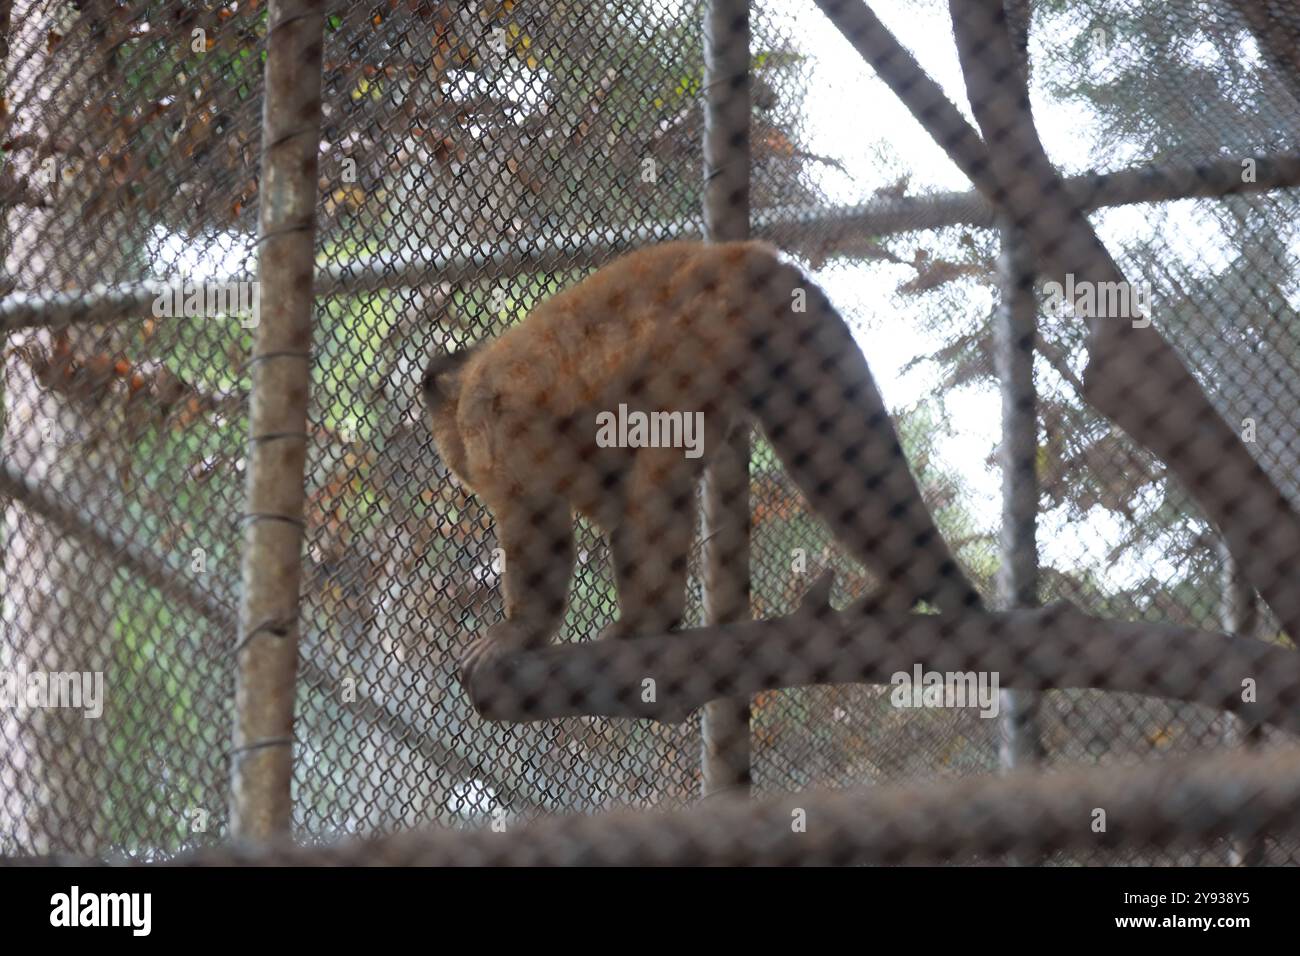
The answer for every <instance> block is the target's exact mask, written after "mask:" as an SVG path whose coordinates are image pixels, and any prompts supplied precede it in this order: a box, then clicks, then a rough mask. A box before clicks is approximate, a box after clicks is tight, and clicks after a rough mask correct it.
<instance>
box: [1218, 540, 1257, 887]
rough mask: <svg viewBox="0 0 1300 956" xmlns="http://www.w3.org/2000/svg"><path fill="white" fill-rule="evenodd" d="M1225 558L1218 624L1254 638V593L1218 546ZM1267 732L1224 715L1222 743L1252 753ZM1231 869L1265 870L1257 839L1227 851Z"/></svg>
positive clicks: (1235, 844) (1234, 633)
mask: <svg viewBox="0 0 1300 956" xmlns="http://www.w3.org/2000/svg"><path fill="white" fill-rule="evenodd" d="M1219 554H1220V556H1221V557H1222V558H1223V592H1222V594H1223V597H1222V603H1221V604H1220V606H1219V620H1220V622H1221V625H1220V626H1222V628H1223V630H1224V631H1225V632H1226V633H1227V634H1230V635H1232V636H1233V637H1251V638H1253V637H1254V636H1255V632H1256V631H1257V630H1259V606H1258V605H1257V604H1256V603H1255V589H1254V588H1252V587H1251V586H1250V583H1249V582H1248V581H1247V580H1246V578H1245V576H1244V575H1243V574H1242V573H1241V566H1240V565H1239V564H1238V563H1237V561H1236V559H1235V558H1233V556H1232V552H1231V551H1229V550H1228V547H1227V545H1226V544H1225V543H1224V542H1222V541H1220V542H1219ZM1263 732H1264V728H1263V726H1261V725H1260V724H1259V723H1256V722H1254V721H1247V720H1244V719H1243V718H1242V717H1240V716H1238V715H1237V714H1230V713H1229V714H1224V715H1223V741H1224V743H1225V744H1227V745H1228V746H1230V747H1241V748H1244V749H1248V750H1253V749H1255V748H1257V747H1258V746H1259V744H1260V743H1261V741H1262V740H1263ZM1228 865H1229V866H1263V865H1264V845H1263V841H1261V840H1259V839H1257V838H1240V839H1237V840H1235V841H1233V842H1232V843H1231V844H1230V845H1229V849H1228Z"/></svg>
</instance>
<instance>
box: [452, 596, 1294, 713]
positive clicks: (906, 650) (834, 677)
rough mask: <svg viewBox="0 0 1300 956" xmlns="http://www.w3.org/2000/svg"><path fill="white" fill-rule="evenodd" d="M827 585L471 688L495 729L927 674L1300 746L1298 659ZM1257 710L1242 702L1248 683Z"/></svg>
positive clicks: (1116, 624)
mask: <svg viewBox="0 0 1300 956" xmlns="http://www.w3.org/2000/svg"><path fill="white" fill-rule="evenodd" d="M830 583H831V577H830V574H829V572H828V573H827V574H826V575H824V576H823V577H822V579H820V580H819V581H818V582H817V584H815V585H814V586H813V588H812V589H811V590H810V591H809V592H808V595H807V596H806V597H805V599H804V603H803V605H802V606H801V607H800V609H799V610H798V611H797V612H796V613H795V614H792V615H790V616H789V617H785V618H780V619H777V620H768V621H751V622H745V623H740V624H727V625H719V626H712V627H701V628H695V629H692V630H688V631H683V632H680V633H676V634H664V635H656V636H647V637H640V638H635V639H632V640H623V641H595V642H591V643H583V644H562V645H556V646H553V647H548V648H544V649H542V650H536V651H527V652H524V653H521V654H516V655H511V656H508V657H503V658H500V659H498V660H494V661H491V662H490V663H485V664H481V665H480V666H479V668H478V669H477V670H475V672H474V676H473V680H472V682H471V684H470V686H469V687H468V688H467V689H468V691H469V695H470V699H471V700H472V702H473V704H474V706H475V708H476V709H477V710H478V711H479V713H480V714H482V715H483V716H484V717H486V718H488V719H489V720H502V721H530V720H546V719H550V718H556V717H572V716H578V715H587V716H602V717H648V718H653V719H655V720H661V721H665V722H671V723H676V722H680V721H683V720H685V719H686V717H687V716H688V715H689V714H690V712H691V711H692V710H695V709H696V708H698V707H699V706H700V705H701V704H703V703H704V702H705V701H708V700H712V699H714V698H717V697H723V696H739V695H748V694H755V693H757V692H758V691H761V690H773V689H777V688H786V687H802V686H808V685H813V684H889V683H890V682H891V679H892V678H893V676H894V675H895V674H898V673H900V672H901V673H905V674H908V675H911V674H912V673H913V668H914V667H915V666H916V665H918V664H919V665H921V667H922V668H923V670H925V671H938V672H941V673H947V672H972V671H974V672H984V673H987V674H990V675H991V674H997V675H998V681H999V687H1000V688H1016V689H1022V690H1034V691H1042V690H1052V689H1066V688H1076V689H1082V688H1093V689H1096V690H1105V691H1124V692H1130V693H1138V694H1150V695H1153V696H1156V697H1166V698H1170V699H1173V700H1182V701H1187V702H1190V703H1197V704H1204V705H1206V706H1208V707H1214V708H1218V709H1224V710H1232V711H1236V712H1238V713H1241V714H1242V715H1243V716H1245V717H1247V718H1248V719H1249V720H1251V721H1254V722H1260V723H1272V724H1276V725H1277V726H1279V727H1283V728H1285V729H1287V730H1290V731H1292V732H1295V733H1300V653H1296V652H1295V651H1290V650H1287V649H1285V648H1283V647H1279V646H1277V645H1273V644H1267V643H1264V642H1263V641H1256V640H1250V639H1246V638H1228V637H1226V636H1225V635H1222V634H1215V633H1211V632H1207V631H1200V630H1196V629H1193V628H1187V627H1178V626H1174V625H1168V624H1146V623H1129V622H1122V621H1108V620H1104V619H1102V618H1097V617H1092V616H1090V615H1087V614H1084V613H1083V612H1082V611H1080V610H1078V609H1077V608H1076V607H1074V606H1073V605H1070V604H1054V605H1051V606H1049V607H1045V608H1036V609H1030V610H1013V611H1004V612H1000V613H993V612H983V611H981V612H970V613H967V614H962V615H948V614H943V615H920V614H907V613H898V612H884V611H874V612H871V613H864V612H863V611H861V610H860V609H857V608H848V609H845V610H843V611H832V610H830V608H829V605H828V604H827V603H826V599H827V597H828V596H829V593H830ZM1246 679H1250V680H1251V681H1253V682H1254V687H1255V688H1256V694H1257V702H1254V703H1246V702H1243V700H1242V692H1243V683H1242V682H1243V681H1244V680H1246Z"/></svg>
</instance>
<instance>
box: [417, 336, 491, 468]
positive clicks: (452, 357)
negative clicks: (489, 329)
mask: <svg viewBox="0 0 1300 956" xmlns="http://www.w3.org/2000/svg"><path fill="white" fill-rule="evenodd" d="M477 349H478V346H477V345H474V346H471V347H469V348H464V349H461V350H460V351H458V352H444V353H440V354H438V355H434V356H433V357H432V358H430V359H429V364H428V365H426V366H425V367H424V377H423V378H422V379H421V380H420V392H421V395H422V396H423V398H424V407H425V408H426V409H427V410H428V412H429V431H430V432H431V433H432V434H433V442H434V444H435V445H437V446H438V454H439V455H441V456H442V460H443V462H444V463H445V464H446V465H447V467H448V468H450V469H451V473H452V474H453V475H455V476H456V478H457V479H458V480H459V481H460V483H461V484H463V485H464V486H465V487H466V488H468V489H470V490H473V482H472V481H471V476H470V475H469V469H468V466H467V464H466V458H465V442H464V439H463V438H462V437H461V433H460V425H459V423H458V422H457V420H456V414H457V411H458V410H459V408H460V387H461V378H462V375H463V374H464V371H465V365H466V364H467V363H468V362H469V360H470V358H471V357H472V356H473V355H474V353H475V352H476V351H477Z"/></svg>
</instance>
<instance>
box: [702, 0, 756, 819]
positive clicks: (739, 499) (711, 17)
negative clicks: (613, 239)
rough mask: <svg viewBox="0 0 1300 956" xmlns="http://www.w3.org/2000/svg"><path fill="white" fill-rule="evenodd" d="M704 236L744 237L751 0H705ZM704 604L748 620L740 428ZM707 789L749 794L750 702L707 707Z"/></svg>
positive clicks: (711, 611)
mask: <svg viewBox="0 0 1300 956" xmlns="http://www.w3.org/2000/svg"><path fill="white" fill-rule="evenodd" d="M704 92H705V100H704V235H705V238H706V239H707V240H708V241H710V242H725V241H728V240H734V239H747V238H749V98H750V92H749V0H710V2H709V4H708V8H707V11H706V13H705V21H704ZM703 525H704V539H705V542H706V544H705V569H704V610H705V616H706V617H707V619H708V621H709V623H710V624H722V623H727V622H731V621H738V620H744V619H746V618H748V617H749V613H750V612H749V431H748V429H737V430H736V434H735V435H734V436H733V437H732V438H730V439H728V441H727V443H726V446H725V447H723V448H720V449H718V452H717V454H715V455H714V456H713V462H712V464H711V465H710V466H709V468H708V470H707V472H706V473H705V477H704V520H703ZM700 735H701V742H702V749H701V756H700V772H701V776H702V778H703V787H702V793H703V795H704V796H706V797H707V796H710V795H712V794H716V793H720V792H723V791H733V792H734V791H745V792H748V790H749V785H750V741H749V699H748V698H735V699H723V700H714V701H710V702H709V703H707V704H705V706H704V710H703V714H702V717H701V722H700Z"/></svg>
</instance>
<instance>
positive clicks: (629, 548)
mask: <svg viewBox="0 0 1300 956" xmlns="http://www.w3.org/2000/svg"><path fill="white" fill-rule="evenodd" d="M421 392H422V396H423V404H424V406H425V409H426V411H427V416H428V424H429V428H430V432H431V434H432V438H433V442H434V444H435V446H436V447H437V449H438V452H439V454H440V455H441V457H442V459H443V461H444V463H445V464H446V465H447V467H448V469H449V470H450V471H451V473H452V474H453V475H454V476H455V477H456V478H457V479H458V480H459V481H460V482H461V484H462V485H464V486H465V487H466V488H467V489H469V490H471V491H472V492H473V493H475V494H476V495H477V496H478V497H479V499H480V500H481V501H482V503H483V504H485V505H486V506H487V508H488V509H489V510H490V511H491V512H492V514H493V516H494V518H495V521H496V526H497V534H498V539H499V543H500V546H501V547H502V549H503V551H504V554H505V562H504V571H503V581H502V586H503V592H504V603H505V620H504V621H501V622H499V623H498V624H495V625H493V626H491V627H490V628H489V629H488V631H487V633H486V634H485V635H484V637H482V638H480V639H479V640H478V641H477V642H475V643H474V644H473V645H472V646H471V648H470V650H469V652H468V653H467V654H466V655H465V657H464V658H463V659H462V662H461V678H462V681H465V682H468V680H469V679H470V677H471V676H472V674H473V672H474V670H475V669H476V668H477V667H479V666H481V665H482V663H483V662H484V661H485V660H488V659H491V658H493V657H496V656H498V655H502V654H507V653H511V652H513V651H517V650H524V649H531V648H538V647H542V646H545V645H547V644H548V643H549V642H550V641H551V640H553V638H554V636H555V635H556V633H557V632H558V630H559V628H560V626H561V624H562V622H563V617H564V612H565V607H566V601H567V596H568V589H569V582H570V578H571V576H572V572H573V563H574V538H573V515H574V514H575V513H576V514H580V515H583V516H585V517H587V518H588V519H590V520H591V521H592V522H594V523H595V524H596V525H597V526H598V527H599V528H600V529H601V530H602V531H603V532H604V533H605V534H606V536H607V537H608V540H609V545H610V552H611V556H612V560H613V566H614V578H615V585H616V589H617V593H618V602H619V617H618V619H617V620H616V621H615V623H614V624H613V625H611V627H609V628H607V629H606V630H605V631H604V632H603V633H602V634H601V638H602V639H604V638H625V637H634V636H636V635H639V634H656V633H665V632H669V631H672V630H675V629H677V628H679V627H681V625H682V624H683V617H684V613H685V601H686V587H687V574H688V571H687V564H688V557H689V553H690V548H691V543H692V540H693V536H694V530H695V527H694V526H695V513H696V510H697V509H696V508H695V497H694V496H695V488H696V484H697V482H698V480H699V478H700V477H701V474H702V472H703V469H704V468H706V467H707V465H708V462H709V459H710V451H711V450H715V449H717V448H718V447H719V446H720V445H721V443H722V442H723V441H724V440H725V439H726V438H727V437H728V435H730V433H731V431H732V429H734V428H738V427H748V424H749V423H750V422H756V423H757V424H758V425H759V426H761V428H762V429H763V432H764V433H765V434H766V436H767V438H768V441H769V442H770V444H771V445H772V447H773V449H774V450H775V452H776V454H777V457H778V458H779V459H780V461H781V463H782V465H783V466H784V467H785V469H786V471H787V473H788V474H789V475H790V477H791V478H792V480H793V481H794V483H795V484H796V486H797V487H798V488H799V490H800V492H801V493H802V494H803V496H804V498H805V499H806V500H807V502H808V503H809V505H810V506H811V507H812V509H813V510H814V511H815V512H816V513H817V514H818V515H819V516H820V517H821V519H822V520H823V521H824V522H825V523H826V524H827V526H828V527H829V529H830V531H831V532H832V533H833V534H834V535H835V537H836V538H837V539H838V540H839V541H840V542H842V544H843V545H844V546H845V547H846V548H847V549H848V550H849V552H850V553H851V554H853V555H854V556H855V557H856V558H857V559H858V560H860V561H861V562H862V563H863V565H865V566H866V567H867V568H868V569H869V570H870V571H871V572H872V573H873V575H874V576H875V578H876V579H877V581H878V583H879V585H880V591H879V596H878V597H876V598H874V599H873V600H872V601H871V602H870V603H871V606H873V607H886V606H888V607H894V608H901V609H911V608H913V607H914V606H915V605H917V604H918V603H919V602H926V603H928V604H930V605H931V606H933V607H936V608H938V609H939V610H940V611H947V612H958V611H961V610H964V609H967V608H978V607H980V597H979V594H978V592H977V591H976V589H975V587H974V586H973V585H972V584H971V582H970V581H969V580H968V578H967V577H966V575H965V574H964V573H963V571H962V570H961V568H960V566H959V565H958V564H957V562H956V560H955V559H954V558H953V556H952V554H951V553H950V551H949V549H948V547H947V545H946V543H945V542H944V540H943V538H942V537H941V535H940V534H939V531H938V529H937V528H936V526H935V524H934V521H933V519H932V517H931V515H930V512H929V510H928V509H927V508H926V506H925V504H924V502H923V501H922V499H921V494H920V491H919V489H918V487H917V484H916V481H915V479H914V478H913V476H912V474H911V471H910V470H909V468H908V465H907V462H906V460H905V459H904V456H903V451H902V448H901V446H900V444H899V441H898V436H897V434H896V432H895V430H894V427H893V424H892V422H891V420H890V418H889V415H888V413H887V412H886V410H885V405H884V401H883V399H882V398H881V395H880V393H879V391H878V389H877V387H876V384H875V381H874V379H873V377H872V375H871V372H870V369H869V368H868V366H867V361H866V358H865V356H864V355H863V353H862V351H861V349H860V348H859V347H858V345H857V343H856V341H855V340H854V338H853V335H852V332H851V331H850V329H849V326H848V324H847V323H846V322H845V321H844V319H843V318H842V317H841V316H840V314H839V313H838V312H837V311H836V310H835V309H834V307H833V306H832V305H831V303H830V301H829V300H828V298H827V297H826V295H825V293H824V292H823V291H822V290H821V289H820V288H819V287H818V286H817V285H816V284H815V283H813V282H812V281H811V280H809V279H808V278H806V277H805V276H804V274H803V273H802V272H801V271H800V270H799V269H798V268H797V267H796V266H794V265H793V264H791V263H788V262H786V261H785V260H783V259H782V258H781V257H780V254H779V252H778V251H777V250H776V249H775V248H774V247H772V246H770V245H768V244H766V243H763V242H756V241H744V242H720V243H704V242H692V241H673V242H666V243H662V244H658V245H651V246H647V247H644V248H642V249H640V250H637V251H634V252H631V253H629V254H627V255H624V256H622V257H621V258H618V259H616V260H614V261H613V262H611V263H609V264H607V265H605V266H604V267H602V268H600V269H597V270H596V271H595V272H593V273H591V274H589V275H588V276H587V277H586V278H584V279H582V280H581V281H579V282H577V283H576V284H574V285H572V286H570V287H569V288H567V289H564V290H562V291H560V292H558V293H556V294H555V295H553V296H551V297H549V298H548V299H546V300H545V301H543V302H542V303H541V304H539V305H538V306H537V307H536V308H535V309H533V310H532V311H531V312H530V313H529V314H528V315H527V316H526V317H525V318H524V319H523V320H522V321H521V322H520V323H518V324H517V325H515V326H513V327H511V328H510V329H509V330H507V331H506V332H504V333H503V334H501V335H500V336H499V337H497V338H495V339H493V340H490V341H486V342H480V343H477V344H476V345H473V346H470V347H468V348H464V349H460V350H458V351H455V352H451V353H445V354H435V355H434V356H433V357H432V358H431V359H430V360H429V362H428V364H427V366H426V367H425V369H424V373H423V377H422V380H421ZM616 410H617V414H618V415H619V416H621V419H622V420H623V421H630V420H631V419H632V418H633V416H634V414H635V413H637V412H639V413H641V414H642V416H643V418H642V419H641V421H642V422H644V421H645V420H646V419H647V418H649V417H654V416H658V417H659V419H660V421H661V422H663V423H665V424H667V423H676V422H678V421H681V422H686V421H688V420H690V421H699V422H701V423H702V429H701V431H702V435H700V436H696V439H697V441H698V440H699V439H701V438H702V444H701V445H700V447H699V448H696V451H697V452H698V454H692V453H691V449H690V448H686V449H684V448H682V447H672V442H668V443H667V444H666V445H665V443H663V442H660V443H659V445H658V446H655V445H653V444H650V443H647V442H646V441H644V435H643V434H642V435H640V436H639V438H638V441H636V442H634V441H632V440H630V439H631V438H632V437H636V436H634V432H635V429H634V428H631V427H629V428H627V434H626V435H623V432H622V431H620V432H619V434H620V436H622V437H626V438H628V439H629V440H628V441H626V442H625V443H624V444H625V445H629V446H630V445H636V446H637V447H618V443H617V442H611V441H609V440H604V441H602V440H601V438H602V435H601V423H602V422H603V423H604V424H605V425H608V424H609V423H610V418H611V416H613V415H614V414H615V411H616ZM678 413H680V415H681V417H680V418H673V417H672V416H673V415H675V414H678ZM690 416H693V418H691V417H690ZM612 431H613V430H612V429H606V431H605V434H604V436H603V437H604V438H605V439H608V438H609V437H610V433H611V432H612ZM642 431H643V432H644V429H642ZM668 431H670V432H673V429H668ZM674 434H675V437H677V438H679V439H680V438H681V437H682V436H681V435H680V434H676V433H674ZM670 437H673V436H670ZM678 444H681V442H680V441H679V442H678Z"/></svg>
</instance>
